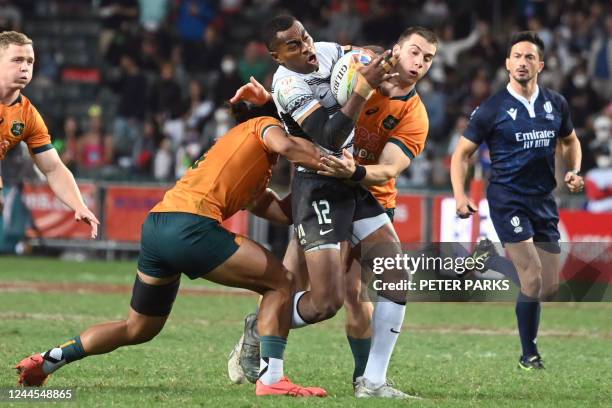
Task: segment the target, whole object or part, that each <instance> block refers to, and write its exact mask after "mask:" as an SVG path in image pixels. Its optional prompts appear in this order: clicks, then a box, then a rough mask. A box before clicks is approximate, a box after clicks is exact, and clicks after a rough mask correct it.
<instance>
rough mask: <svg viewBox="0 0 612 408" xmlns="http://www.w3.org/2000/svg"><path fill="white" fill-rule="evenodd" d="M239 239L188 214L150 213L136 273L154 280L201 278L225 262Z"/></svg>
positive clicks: (213, 223) (212, 222) (210, 221)
mask: <svg viewBox="0 0 612 408" xmlns="http://www.w3.org/2000/svg"><path fill="white" fill-rule="evenodd" d="M240 240H241V237H239V236H236V234H234V233H232V232H230V231H228V230H226V229H225V228H224V227H223V226H221V225H220V224H219V222H218V221H217V220H215V219H212V218H208V217H203V216H200V215H196V214H189V213H178V212H177V213H151V214H149V215H148V216H147V219H146V220H145V222H144V224H143V226H142V234H141V250H140V255H139V259H138V269H139V270H140V271H142V272H144V273H145V274H147V275H149V276H153V277H157V278H163V277H166V276H167V275H169V274H180V273H184V274H185V275H187V276H188V277H189V278H190V279H197V278H199V277H202V276H204V275H206V274H207V273H209V272H210V271H212V270H213V269H215V268H216V267H217V266H219V265H221V264H222V263H223V262H225V261H226V260H227V259H229V258H230V257H231V256H232V255H233V254H234V253H235V252H236V251H237V250H238V248H239V246H240Z"/></svg>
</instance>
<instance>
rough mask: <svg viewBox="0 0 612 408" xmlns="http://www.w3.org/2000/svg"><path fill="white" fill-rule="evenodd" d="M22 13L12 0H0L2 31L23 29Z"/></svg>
mask: <svg viewBox="0 0 612 408" xmlns="http://www.w3.org/2000/svg"><path fill="white" fill-rule="evenodd" d="M21 22H22V14H21V10H20V9H19V8H18V7H16V6H15V5H14V4H12V2H11V1H10V0H0V31H21Z"/></svg>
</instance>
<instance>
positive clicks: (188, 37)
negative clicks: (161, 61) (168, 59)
mask: <svg viewBox="0 0 612 408" xmlns="http://www.w3.org/2000/svg"><path fill="white" fill-rule="evenodd" d="M210 3H211V2H209V1H207V0H181V1H180V5H179V10H178V19H177V29H178V34H179V36H180V38H181V40H182V44H183V51H184V57H185V67H186V68H187V70H188V71H190V72H191V71H193V70H195V69H197V62H198V56H199V55H201V53H202V51H203V42H202V40H203V39H204V33H205V32H206V29H207V27H208V24H209V23H210V22H211V21H212V20H213V18H214V16H215V10H214V9H213V7H212V5H211V4H210Z"/></svg>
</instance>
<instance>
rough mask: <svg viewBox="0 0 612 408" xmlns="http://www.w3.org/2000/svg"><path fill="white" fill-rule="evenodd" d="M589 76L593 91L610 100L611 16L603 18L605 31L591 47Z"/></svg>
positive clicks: (611, 84)
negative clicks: (591, 80)
mask: <svg viewBox="0 0 612 408" xmlns="http://www.w3.org/2000/svg"><path fill="white" fill-rule="evenodd" d="M588 73H589V76H590V77H592V78H593V85H594V89H595V90H596V91H597V92H598V94H599V96H600V97H601V98H603V99H607V100H611V99H612V14H608V15H607V16H606V18H605V31H604V33H603V34H600V35H599V36H598V37H597V38H596V39H595V41H593V45H592V47H591V52H590V55H589V71H588Z"/></svg>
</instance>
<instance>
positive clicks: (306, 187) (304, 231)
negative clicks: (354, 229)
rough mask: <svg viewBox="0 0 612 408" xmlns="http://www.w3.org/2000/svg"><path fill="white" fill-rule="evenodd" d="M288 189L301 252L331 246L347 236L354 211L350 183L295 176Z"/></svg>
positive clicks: (353, 198)
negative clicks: (290, 191)
mask: <svg viewBox="0 0 612 408" xmlns="http://www.w3.org/2000/svg"><path fill="white" fill-rule="evenodd" d="M291 189H292V197H293V198H294V199H293V200H292V201H291V205H292V214H293V222H294V227H295V233H296V235H297V237H298V243H299V244H300V246H301V247H302V249H303V250H304V251H309V250H312V249H314V248H318V249H328V248H335V247H337V245H338V243H340V242H342V241H346V240H348V239H349V234H350V229H351V224H352V222H353V214H354V212H355V196H354V194H353V190H352V187H351V186H348V185H346V184H344V183H342V182H340V181H338V180H336V179H330V178H322V177H317V176H313V175H297V176H296V177H294V179H293V182H292V187H291Z"/></svg>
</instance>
